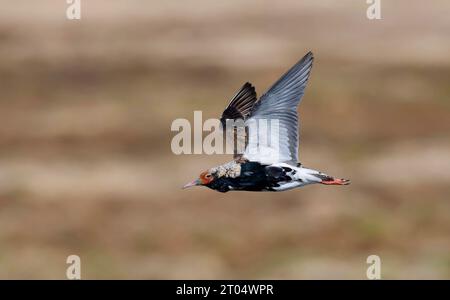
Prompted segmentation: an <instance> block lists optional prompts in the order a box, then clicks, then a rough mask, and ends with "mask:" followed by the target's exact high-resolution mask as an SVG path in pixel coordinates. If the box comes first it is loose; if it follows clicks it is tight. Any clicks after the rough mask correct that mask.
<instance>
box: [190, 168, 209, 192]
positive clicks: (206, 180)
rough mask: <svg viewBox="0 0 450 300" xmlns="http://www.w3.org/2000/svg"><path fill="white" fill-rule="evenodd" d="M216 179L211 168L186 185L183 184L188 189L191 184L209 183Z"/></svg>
mask: <svg viewBox="0 0 450 300" xmlns="http://www.w3.org/2000/svg"><path fill="white" fill-rule="evenodd" d="M214 179H215V177H214V175H213V173H212V172H211V171H210V170H207V171H204V172H202V173H200V176H199V177H198V178H197V179H195V180H194V181H192V182H189V183H187V184H186V185H185V186H183V189H186V188H188V187H191V186H196V185H208V184H209V183H211V182H212V181H213V180H214Z"/></svg>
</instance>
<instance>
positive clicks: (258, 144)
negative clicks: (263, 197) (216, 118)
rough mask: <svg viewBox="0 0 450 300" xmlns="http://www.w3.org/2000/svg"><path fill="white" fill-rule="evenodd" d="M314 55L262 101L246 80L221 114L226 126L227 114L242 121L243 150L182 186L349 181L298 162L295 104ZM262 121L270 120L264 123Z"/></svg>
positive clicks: (264, 187) (239, 187)
mask: <svg viewBox="0 0 450 300" xmlns="http://www.w3.org/2000/svg"><path fill="white" fill-rule="evenodd" d="M313 60H314V57H313V54H312V52H308V53H307V54H306V55H305V56H304V57H303V58H302V59H301V60H300V61H299V62H297V63H296V64H295V65H294V66H293V67H292V68H291V69H290V70H289V71H287V72H286V73H285V74H284V75H283V76H281V78H280V79H279V80H278V81H277V82H275V84H274V85H273V86H272V87H271V88H270V89H269V90H268V91H267V92H266V93H265V94H264V95H263V96H262V97H261V98H260V99H259V101H257V97H256V92H255V88H254V87H253V86H252V85H251V84H250V83H248V82H247V83H245V84H244V85H243V86H242V88H241V89H240V90H239V91H238V92H237V93H236V95H235V96H234V97H233V98H232V99H231V101H230V103H229V104H228V106H227V107H226V109H225V110H224V112H223V114H222V117H221V123H222V125H223V126H224V129H228V128H226V124H227V121H229V120H237V119H241V120H243V121H244V126H245V128H246V130H247V136H246V137H247V141H246V145H245V149H244V151H243V153H235V156H234V160H233V161H231V162H228V163H225V164H223V165H220V166H217V167H213V168H210V169H208V170H206V171H204V172H202V173H201V174H200V176H199V178H198V179H196V180H194V181H192V182H190V183H188V184H186V185H185V186H184V187H183V188H188V187H192V186H206V187H208V188H210V189H213V190H216V191H219V192H223V193H224V192H228V191H273V192H278V191H285V190H290V189H294V188H297V187H302V186H305V185H308V184H313V183H321V184H325V185H347V184H349V183H350V181H349V180H347V179H339V178H334V177H332V176H329V175H327V174H325V173H323V172H320V171H317V170H314V169H309V168H305V167H303V166H302V164H301V163H299V162H298V144H299V138H298V114H297V107H298V105H299V103H300V101H301V99H302V96H303V94H304V92H305V87H306V84H307V82H308V79H309V75H310V72H311V68H312V64H313ZM261 121H265V122H266V123H265V124H266V125H264V126H262V125H261V124H263V123H261ZM255 124H256V125H255ZM268 124H269V125H268ZM270 124H275V125H274V126H270ZM268 127H270V130H269V129H267V128H268ZM267 140H270V141H271V143H268V142H267Z"/></svg>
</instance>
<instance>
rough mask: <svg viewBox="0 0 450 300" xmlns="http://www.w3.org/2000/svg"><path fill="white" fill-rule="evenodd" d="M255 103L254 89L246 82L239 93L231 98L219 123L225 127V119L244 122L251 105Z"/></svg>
mask: <svg viewBox="0 0 450 300" xmlns="http://www.w3.org/2000/svg"><path fill="white" fill-rule="evenodd" d="M255 102H256V91H255V87H253V86H252V84H251V83H250V82H246V83H245V84H244V85H243V86H242V87H241V88H240V89H239V91H238V92H237V93H236V94H235V95H234V96H233V98H231V101H230V103H229V104H228V106H227V108H225V110H224V111H223V113H222V117H221V118H220V122H221V123H222V126H223V127H225V125H226V124H225V123H226V120H227V119H231V120H236V119H243V120H245V119H246V118H247V117H248V116H249V115H250V113H251V111H252V108H253V105H254V104H255Z"/></svg>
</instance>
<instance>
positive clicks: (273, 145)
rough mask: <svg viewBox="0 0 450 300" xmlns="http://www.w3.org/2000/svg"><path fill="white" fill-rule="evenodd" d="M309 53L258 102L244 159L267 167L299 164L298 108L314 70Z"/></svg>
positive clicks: (248, 122)
mask: <svg viewBox="0 0 450 300" xmlns="http://www.w3.org/2000/svg"><path fill="white" fill-rule="evenodd" d="M312 62H313V55H312V53H311V52H309V53H308V54H306V55H305V56H304V57H303V58H302V59H301V60H300V61H299V62H298V63H297V64H295V65H294V66H293V67H292V68H291V69H290V70H289V71H288V72H287V73H285V74H284V75H283V76H282V77H281V78H280V79H279V80H278V81H277V82H276V83H275V84H274V85H273V86H272V87H271V88H270V89H269V90H268V91H267V92H266V93H265V94H264V95H263V96H262V97H261V98H260V100H259V101H258V102H256V103H255V106H254V108H253V110H252V113H251V115H250V117H249V118H248V119H247V120H246V122H245V125H246V126H247V127H248V144H247V147H246V149H245V151H244V158H246V159H248V160H250V161H258V162H261V163H264V164H273V163H288V164H291V165H296V164H297V162H298V144H299V138H298V116H297V107H298V105H299V103H300V100H301V98H302V96H303V94H304V91H305V87H306V84H307V82H308V78H309V74H310V71H311V68H312Z"/></svg>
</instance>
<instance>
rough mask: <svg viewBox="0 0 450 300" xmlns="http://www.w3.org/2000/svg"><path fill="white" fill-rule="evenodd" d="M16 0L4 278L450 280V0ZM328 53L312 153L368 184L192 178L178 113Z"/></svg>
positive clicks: (308, 132)
mask: <svg viewBox="0 0 450 300" xmlns="http://www.w3.org/2000/svg"><path fill="white" fill-rule="evenodd" d="M366 8H367V4H366V1H363V0H361V1H331V0H330V1H312V0H311V1H256V0H253V1H237V0H233V1H207V0H201V1H143V0H142V1H99V0H96V1H91V0H89V1H82V20H80V21H68V20H66V19H65V9H66V4H65V1H25V0H15V1H6V0H2V1H0V91H1V97H0V99H1V100H0V119H1V126H0V278H65V272H66V267H67V265H66V262H65V261H66V258H67V256H68V255H71V254H76V255H79V256H80V257H81V265H82V278H153V279H162V278H164V279H165V278H169V279H172V278H179V279H187V278H189V279H218V278H227V279H236V278H240V279H243V278H253V279H260V278H271V279H272V278H283V279H284V278H286V279H288V278H289V279H309V278H343V279H345V278H356V279H364V278H366V268H367V266H368V265H367V264H366V258H367V256H369V255H371V254H376V255H379V256H380V257H381V263H382V277H383V278H392V279H398V278H447V279H448V278H450V251H449V250H450V217H449V216H450V215H449V212H450V202H449V195H450V184H449V183H450V134H449V132H450V99H449V98H450V85H449V82H450V18H449V15H450V3H449V2H448V1H431V2H430V1H406V0H404V1H382V17H383V19H382V20H379V21H369V20H368V19H366ZM308 50H312V51H313V52H314V53H315V56H316V60H315V66H314V69H313V72H312V77H311V79H310V82H309V86H308V88H307V90H306V94H305V97H304V101H303V102H302V105H301V108H300V113H301V116H302V117H301V118H302V128H301V134H302V136H301V140H302V144H301V148H300V159H301V161H302V162H303V163H304V164H305V165H306V166H308V167H313V168H317V169H320V170H323V171H326V172H328V173H330V174H333V175H336V176H339V177H345V178H350V179H351V180H352V185H350V186H348V187H327V186H309V187H306V188H303V189H297V190H293V191H289V192H283V193H227V194H221V193H217V192H213V191H211V190H208V189H201V188H197V189H191V190H181V189H180V186H182V185H183V184H184V183H186V182H187V181H190V180H192V179H193V178H194V177H196V176H197V175H198V174H199V173H200V171H202V170H203V169H206V168H209V167H211V166H214V165H216V164H219V163H222V162H225V161H227V160H230V159H231V158H230V157H229V156H226V155H215V156H207V155H190V156H189V155H182V156H175V155H174V154H172V152H171V149H170V141H171V138H172V136H173V135H174V134H175V133H172V132H171V131H170V125H171V122H172V121H173V120H174V119H175V118H188V119H190V120H192V119H193V111H194V110H203V115H204V118H211V117H217V116H218V115H219V114H220V113H221V111H222V109H223V108H224V106H225V104H226V103H227V101H228V99H229V97H230V96H232V95H233V93H234V92H235V91H236V89H237V88H239V87H240V86H241V85H242V84H243V83H244V82H245V81H251V82H252V83H253V84H255V85H256V87H257V91H258V94H259V95H261V94H262V93H263V92H264V90H265V89H266V88H268V87H269V86H270V84H271V83H273V82H274V81H275V80H276V79H277V78H278V77H279V76H280V75H281V74H282V73H283V72H284V71H286V70H287V69H288V68H289V67H290V66H291V65H292V64H293V63H295V62H296V61H297V60H298V59H300V58H301V57H302V56H303V55H304V54H305V53H306V52H307V51H308Z"/></svg>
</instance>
